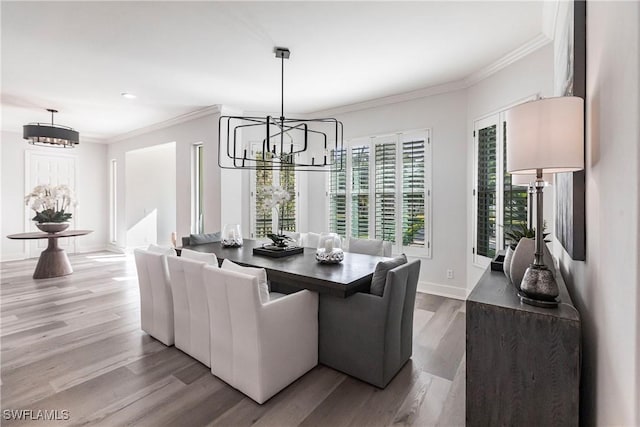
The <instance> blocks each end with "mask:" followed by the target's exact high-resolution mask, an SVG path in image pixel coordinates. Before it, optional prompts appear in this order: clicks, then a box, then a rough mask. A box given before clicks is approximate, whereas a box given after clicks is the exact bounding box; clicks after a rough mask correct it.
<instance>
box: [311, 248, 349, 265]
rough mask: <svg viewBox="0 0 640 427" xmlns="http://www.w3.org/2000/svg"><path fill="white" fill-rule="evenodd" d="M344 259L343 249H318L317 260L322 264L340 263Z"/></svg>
mask: <svg viewBox="0 0 640 427" xmlns="http://www.w3.org/2000/svg"><path fill="white" fill-rule="evenodd" d="M343 259H344V252H343V251H342V249H334V250H332V251H330V252H327V251H326V250H324V249H322V248H319V249H318V250H317V251H316V261H318V262H319V263H320V264H338V263H340V262H342V260H343Z"/></svg>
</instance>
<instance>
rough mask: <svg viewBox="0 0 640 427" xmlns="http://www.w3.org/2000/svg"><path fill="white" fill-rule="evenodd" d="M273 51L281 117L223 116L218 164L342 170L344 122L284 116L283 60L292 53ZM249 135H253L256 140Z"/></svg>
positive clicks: (223, 166)
mask: <svg viewBox="0 0 640 427" xmlns="http://www.w3.org/2000/svg"><path fill="white" fill-rule="evenodd" d="M274 51H275V56H276V58H279V59H280V60H281V81H280V85H281V86H280V88H281V91H280V95H281V97H280V117H272V116H266V117H251V116H220V119H219V121H218V125H219V126H218V165H219V166H220V167H221V168H223V169H254V170H255V169H267V168H273V167H275V166H286V167H293V168H295V169H296V170H301V171H331V170H341V169H342V167H343V162H344V160H343V158H344V156H342V155H341V153H342V152H343V131H342V122H340V121H338V120H336V119H332V118H322V119H295V118H290V117H285V116H284V60H285V59H289V56H290V52H289V49H287V48H282V47H276V48H275V49H274ZM243 132H244V140H243ZM249 135H253V138H254V140H253V141H250V138H251V136H249ZM250 144H251V146H250ZM223 146H225V147H226V148H225V149H224V151H223Z"/></svg>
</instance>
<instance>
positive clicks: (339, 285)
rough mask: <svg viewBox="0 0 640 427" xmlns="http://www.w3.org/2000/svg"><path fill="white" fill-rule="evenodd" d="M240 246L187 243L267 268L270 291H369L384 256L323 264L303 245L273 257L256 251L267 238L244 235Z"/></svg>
mask: <svg viewBox="0 0 640 427" xmlns="http://www.w3.org/2000/svg"><path fill="white" fill-rule="evenodd" d="M243 240H244V241H243V245H242V246H240V247H223V246H222V244H221V243H220V242H214V243H205V244H200V245H193V246H184V247H183V248H184V249H189V250H193V251H197V252H205V253H214V254H215V255H216V257H217V258H218V261H219V262H222V261H223V260H225V259H228V260H230V261H233V262H234V263H236V264H240V265H243V266H246V267H258V268H264V269H265V270H266V271H267V277H268V278H269V281H270V284H271V291H275V292H282V293H291V292H295V291H297V290H300V289H308V290H310V291H315V292H318V293H319V294H321V295H332V296H335V297H340V298H346V297H349V296H350V295H353V294H355V293H356V292H368V291H369V288H370V287H371V278H372V277H373V273H374V271H375V268H376V264H378V262H380V261H385V260H389V259H390V258H386V257H383V256H374V255H365V254H357V253H350V252H345V253H344V260H343V261H342V262H340V263H338V264H322V263H320V262H318V261H316V258H315V254H316V249H315V248H304V252H302V253H299V254H294V255H289V256H286V257H281V258H272V257H269V256H265V255H258V254H254V253H253V248H256V247H263V246H264V245H265V243H264V242H261V241H258V240H253V239H243Z"/></svg>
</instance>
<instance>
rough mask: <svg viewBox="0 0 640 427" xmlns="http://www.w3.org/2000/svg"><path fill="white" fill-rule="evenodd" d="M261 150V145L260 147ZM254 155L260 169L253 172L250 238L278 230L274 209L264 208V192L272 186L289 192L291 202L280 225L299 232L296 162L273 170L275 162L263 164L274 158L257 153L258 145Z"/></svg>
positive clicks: (284, 229)
mask: <svg viewBox="0 0 640 427" xmlns="http://www.w3.org/2000/svg"><path fill="white" fill-rule="evenodd" d="M259 146H260V149H262V144H259ZM253 147H254V149H252V151H251V155H252V156H255V158H256V159H257V160H258V162H257V169H256V170H255V171H251V238H254V239H257V238H263V237H266V235H267V234H269V233H271V232H272V231H273V230H275V229H276V228H277V227H278V214H279V213H278V214H274V211H275V210H274V209H268V208H267V207H265V205H264V204H265V195H264V192H263V189H264V188H265V187H269V186H272V185H279V186H281V187H282V188H284V189H286V190H287V191H288V192H289V194H290V195H291V199H290V200H289V201H288V202H286V203H285V205H284V207H283V210H282V212H283V216H282V218H281V220H280V226H281V227H282V230H283V231H296V228H297V217H298V211H297V208H298V203H297V196H298V190H297V188H298V187H297V172H296V170H295V167H294V166H293V162H286V161H283V162H281V164H280V166H279V167H276V168H273V167H272V163H271V162H268V161H261V159H265V160H268V159H269V157H270V156H271V155H272V154H271V153H265V156H264V157H263V156H262V151H256V148H257V147H258V144H255V145H253Z"/></svg>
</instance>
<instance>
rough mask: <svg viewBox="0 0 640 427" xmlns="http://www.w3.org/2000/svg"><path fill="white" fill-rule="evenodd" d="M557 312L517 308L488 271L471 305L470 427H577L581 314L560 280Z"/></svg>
mask: <svg viewBox="0 0 640 427" xmlns="http://www.w3.org/2000/svg"><path fill="white" fill-rule="evenodd" d="M557 276H558V277H557V281H558V285H559V287H560V299H561V304H560V306H559V307H558V308H555V309H545V308H538V307H532V306H530V305H526V304H523V303H521V302H520V299H519V298H518V296H517V294H516V290H515V288H514V287H513V285H512V284H511V283H509V282H508V280H507V278H506V277H505V275H504V273H502V272H501V271H491V270H490V269H487V271H486V272H485V273H484V275H483V276H482V278H481V279H480V281H479V282H478V284H477V285H476V287H475V288H474V289H473V291H472V292H471V294H470V295H469V298H468V299H467V302H466V311H467V314H466V318H467V347H466V350H467V353H466V357H467V380H466V381H467V384H466V422H467V426H498V425H511V426H577V425H578V409H579V399H578V389H579V384H580V315H579V313H578V311H577V310H576V308H575V307H574V306H573V303H572V302H571V298H570V296H569V293H568V292H567V288H566V286H565V284H564V282H563V281H562V278H561V277H560V275H559V274H558V275H557Z"/></svg>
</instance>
